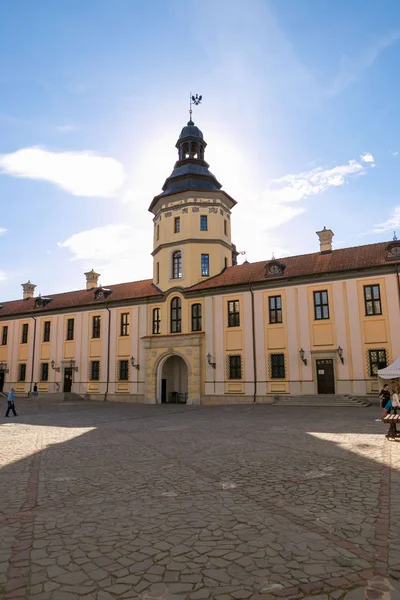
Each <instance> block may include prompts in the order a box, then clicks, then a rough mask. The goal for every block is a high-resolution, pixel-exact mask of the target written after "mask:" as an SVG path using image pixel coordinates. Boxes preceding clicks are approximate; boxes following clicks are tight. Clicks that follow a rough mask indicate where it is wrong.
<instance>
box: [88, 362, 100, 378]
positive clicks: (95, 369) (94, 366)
mask: <svg viewBox="0 0 400 600" xmlns="http://www.w3.org/2000/svg"><path fill="white" fill-rule="evenodd" d="M99 379H100V361H99V360H92V362H91V363H90V380H91V381H99Z"/></svg>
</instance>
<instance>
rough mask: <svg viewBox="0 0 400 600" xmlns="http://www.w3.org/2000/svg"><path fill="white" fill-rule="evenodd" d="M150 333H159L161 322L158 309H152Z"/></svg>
mask: <svg viewBox="0 0 400 600" xmlns="http://www.w3.org/2000/svg"><path fill="white" fill-rule="evenodd" d="M152 332H153V334H154V335H158V334H159V333H161V320H160V309H159V308H153V327H152Z"/></svg>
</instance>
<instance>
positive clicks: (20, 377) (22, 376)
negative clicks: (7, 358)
mask: <svg viewBox="0 0 400 600" xmlns="http://www.w3.org/2000/svg"><path fill="white" fill-rule="evenodd" d="M25 379H26V364H25V363H21V364H20V365H19V369H18V381H25Z"/></svg>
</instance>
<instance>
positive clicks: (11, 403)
mask: <svg viewBox="0 0 400 600" xmlns="http://www.w3.org/2000/svg"><path fill="white" fill-rule="evenodd" d="M14 392H15V389H14V388H11V390H10V391H9V392H8V397H7V404H8V407H7V410H6V415H5V416H6V417H8V415H9V412H10V410H12V412H13V414H14V417H17V416H18V414H17V413H16V411H15V402H14V401H15V396H14Z"/></svg>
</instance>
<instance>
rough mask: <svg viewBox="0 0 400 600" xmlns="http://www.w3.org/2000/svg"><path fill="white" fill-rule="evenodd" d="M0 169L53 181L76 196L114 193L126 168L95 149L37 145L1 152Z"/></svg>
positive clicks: (110, 194)
mask: <svg viewBox="0 0 400 600" xmlns="http://www.w3.org/2000/svg"><path fill="white" fill-rule="evenodd" d="M0 172H3V173H6V174H7V175H12V176H14V177H22V178H26V179H39V180H43V181H50V182H51V183H54V184H56V185H58V186H59V187H60V188H62V189H63V190H65V191H67V192H70V193H71V194H73V195H74V196H88V197H89V196H101V197H109V196H113V195H114V194H115V193H116V192H117V191H118V190H119V189H120V188H121V186H122V184H123V181H124V169H123V166H122V165H121V163H120V162H118V161H117V160H115V159H114V158H110V157H107V156H100V155H98V154H95V153H93V152H52V151H49V150H45V149H43V148H38V147H30V148H22V149H21V150H17V151H16V152H13V153H11V154H2V155H0Z"/></svg>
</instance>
